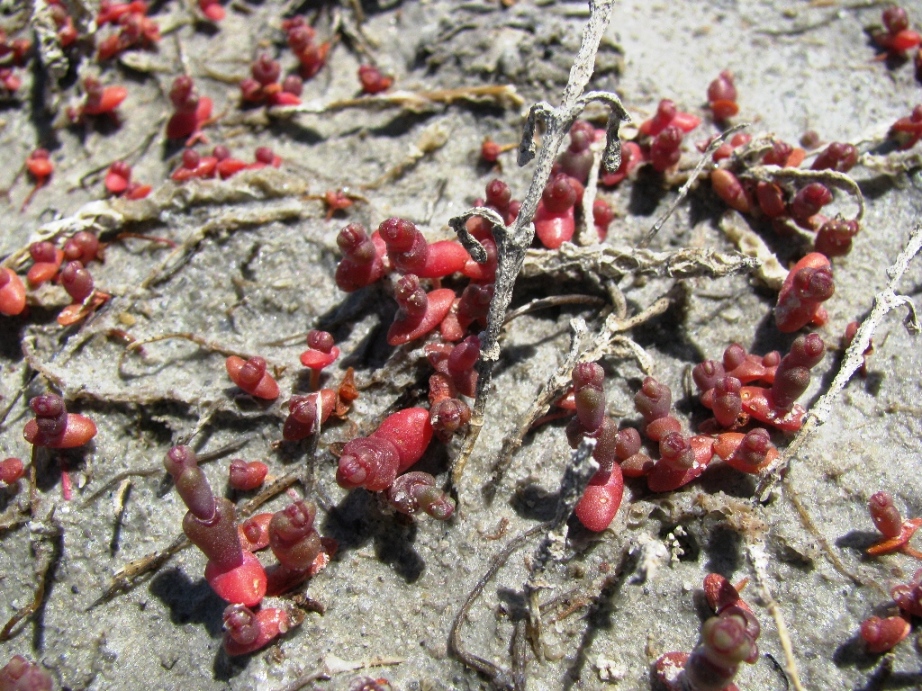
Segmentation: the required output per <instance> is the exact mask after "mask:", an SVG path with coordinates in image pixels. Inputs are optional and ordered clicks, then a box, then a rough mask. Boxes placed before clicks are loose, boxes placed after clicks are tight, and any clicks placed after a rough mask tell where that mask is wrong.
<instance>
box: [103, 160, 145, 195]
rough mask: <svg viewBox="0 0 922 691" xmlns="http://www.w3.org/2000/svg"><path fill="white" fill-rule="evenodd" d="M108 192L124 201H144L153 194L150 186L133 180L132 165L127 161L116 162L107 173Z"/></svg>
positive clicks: (106, 184)
mask: <svg viewBox="0 0 922 691" xmlns="http://www.w3.org/2000/svg"><path fill="white" fill-rule="evenodd" d="M104 184H105V186H106V191H108V192H109V194H111V195H113V196H115V197H122V198H123V199H132V200H133V199H144V198H145V197H146V196H147V195H149V194H150V193H151V189H152V188H151V186H150V185H142V184H141V183H139V182H133V181H132V180H131V165H130V164H128V163H127V162H126V161H115V162H114V163H112V165H110V166H109V169H108V170H107V171H106V178H105V183H104Z"/></svg>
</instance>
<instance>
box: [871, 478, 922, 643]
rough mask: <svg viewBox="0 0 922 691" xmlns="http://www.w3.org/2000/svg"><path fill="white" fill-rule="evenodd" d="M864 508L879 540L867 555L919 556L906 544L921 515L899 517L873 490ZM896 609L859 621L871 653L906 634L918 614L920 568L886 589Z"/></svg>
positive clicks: (921, 604) (885, 498)
mask: <svg viewBox="0 0 922 691" xmlns="http://www.w3.org/2000/svg"><path fill="white" fill-rule="evenodd" d="M868 511H869V512H870V514H871V520H873V521H874V526H875V527H876V528H877V530H878V531H879V532H880V534H881V536H882V538H883V539H882V540H880V541H879V542H877V543H875V544H873V545H871V546H870V547H868V548H867V550H866V553H867V554H868V556H871V557H879V556H883V555H885V554H895V553H901V554H905V555H907V556H910V557H913V558H915V559H922V552H919V551H918V550H916V549H913V548H912V547H910V545H909V541H910V539H912V536H913V535H914V534H915V533H916V531H917V530H918V529H919V528H920V527H922V518H910V519H908V520H903V517H902V516H901V515H900V511H899V509H897V508H896V505H895V504H894V502H893V497H891V496H890V495H889V494H887V493H886V492H877V493H876V494H874V495H873V496H871V499H870V500H869V501H868ZM890 596H891V597H892V598H893V602H894V603H895V604H896V606H897V608H898V610H899V611H898V613H897V614H895V615H891V616H886V617H878V616H876V615H874V616H871V617H868V618H867V619H865V620H864V621H863V622H861V629H860V636H861V639H862V640H863V641H864V644H865V646H866V647H867V650H868V652H871V653H875V654H878V653H885V652H887V651H888V650H891V649H893V648H894V647H896V645H897V644H898V643H899V642H900V641H902V640H903V639H904V638H906V637H907V636H908V635H909V631H910V628H911V627H910V618H911V617H922V570H920V571H916V572H915V574H913V577H912V580H911V581H910V582H909V583H906V584H904V583H900V584H898V585H895V586H894V587H893V588H891V589H890Z"/></svg>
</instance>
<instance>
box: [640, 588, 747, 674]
mask: <svg viewBox="0 0 922 691" xmlns="http://www.w3.org/2000/svg"><path fill="white" fill-rule="evenodd" d="M744 584H745V582H744V583H743V584H741V585H738V586H736V587H734V586H733V585H732V584H731V583H730V582H729V581H728V580H727V579H726V578H724V577H723V576H721V575H719V574H716V573H712V574H708V576H707V577H706V578H705V579H704V595H705V598H706V599H707V603H708V605H709V606H710V608H711V610H713V611H714V613H715V616H713V617H711V618H710V619H708V620H706V621H705V622H704V624H702V626H701V642H700V643H699V644H698V647H697V648H695V649H694V650H693V651H692V652H691V653H682V652H672V653H666V654H665V655H662V656H660V657H659V659H657V661H656V663H655V664H654V672H655V675H656V679H657V681H658V682H659V683H660V684H661V685H662V687H664V688H665V689H667V690H668V691H738V689H737V686H736V684H734V683H733V678H734V677H735V676H736V673H737V671H738V670H739V666H740V664H741V663H743V662H745V663H747V664H750V665H751V664H753V663H754V662H755V661H756V660H758V658H759V646H758V643H757V641H758V639H759V634H760V633H761V626H760V625H759V621H758V619H756V618H755V615H754V614H753V613H752V608H751V607H750V606H749V605H748V604H747V603H746V601H745V600H743V599H742V598H741V597H740V594H739V588H742V587H743V585H744Z"/></svg>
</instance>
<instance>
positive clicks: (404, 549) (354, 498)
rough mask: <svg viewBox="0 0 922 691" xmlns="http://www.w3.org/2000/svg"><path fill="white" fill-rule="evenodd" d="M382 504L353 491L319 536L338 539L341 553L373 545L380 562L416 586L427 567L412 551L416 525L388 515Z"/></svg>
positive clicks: (368, 494) (373, 495) (333, 509)
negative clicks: (369, 544)
mask: <svg viewBox="0 0 922 691" xmlns="http://www.w3.org/2000/svg"><path fill="white" fill-rule="evenodd" d="M380 501H381V500H380V499H379V498H378V497H377V496H376V495H375V494H372V493H370V492H367V491H365V490H363V489H356V490H352V491H351V492H349V494H347V495H346V497H345V498H344V499H343V500H342V501H341V502H340V503H339V504H338V505H336V506H334V507H333V508H332V509H331V510H330V511H329V512H328V513H327V516H326V518H325V519H324V521H323V525H322V528H321V530H320V533H321V534H322V535H323V536H324V537H331V538H333V539H334V540H336V541H337V542H338V543H339V550H340V552H345V551H347V550H357V549H359V548H361V547H362V546H364V545H366V544H368V543H369V542H371V543H373V545H374V551H375V557H376V558H377V560H378V561H380V562H382V563H385V564H388V565H389V566H390V567H391V569H392V570H393V571H394V572H395V573H396V574H397V575H398V576H400V577H401V578H402V579H403V580H404V581H405V582H406V583H408V584H409V583H415V582H416V581H417V580H419V578H420V577H421V576H422V574H423V571H424V570H425V568H426V562H425V561H424V560H423V558H422V557H421V556H420V554H419V552H417V551H416V550H415V549H414V548H413V543H414V542H415V541H416V534H417V526H416V523H415V521H413V520H412V519H408V518H407V517H405V516H402V515H400V514H391V515H388V513H386V512H385V511H382V508H381V504H380Z"/></svg>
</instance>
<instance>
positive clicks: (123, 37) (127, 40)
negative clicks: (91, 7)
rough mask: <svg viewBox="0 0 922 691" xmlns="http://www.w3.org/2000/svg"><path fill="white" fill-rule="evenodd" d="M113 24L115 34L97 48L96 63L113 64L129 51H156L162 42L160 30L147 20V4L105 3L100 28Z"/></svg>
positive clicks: (136, 1)
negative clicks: (119, 56)
mask: <svg viewBox="0 0 922 691" xmlns="http://www.w3.org/2000/svg"><path fill="white" fill-rule="evenodd" d="M109 24H111V25H112V26H113V27H115V28H116V31H115V32H114V33H110V34H108V35H107V36H104V38H102V40H100V41H99V43H98V44H97V46H96V59H97V60H99V61H100V62H103V61H104V60H111V59H112V58H114V57H116V56H118V55H120V54H121V53H123V52H125V51H126V50H128V49H129V48H144V49H148V50H149V49H152V48H155V47H156V46H157V44H158V43H159V42H160V27H159V26H157V22H155V21H154V20H153V19H151V18H150V17H148V16H147V3H146V2H145V1H144V0H132V1H131V2H113V1H112V0H101V2H100V3H99V14H97V15H96V25H97V26H98V27H100V28H102V27H105V26H106V25H109Z"/></svg>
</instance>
